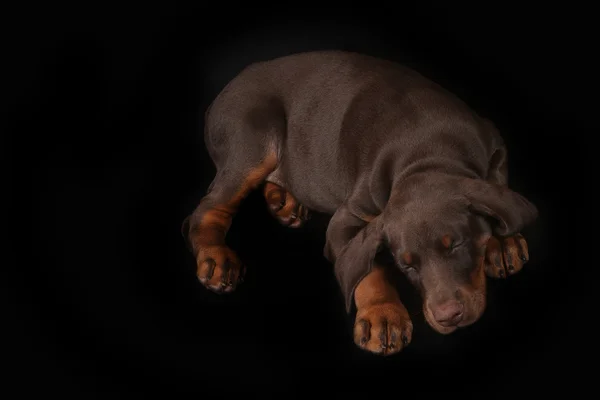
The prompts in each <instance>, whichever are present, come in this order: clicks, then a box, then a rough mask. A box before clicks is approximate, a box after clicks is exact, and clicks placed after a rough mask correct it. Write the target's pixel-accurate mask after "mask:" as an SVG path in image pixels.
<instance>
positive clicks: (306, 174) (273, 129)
mask: <svg viewBox="0 0 600 400" xmlns="http://www.w3.org/2000/svg"><path fill="white" fill-rule="evenodd" d="M223 124H229V125H231V124H233V125H235V127H233V126H229V127H227V128H226V129H219V128H220V127H221V128H222V127H223V126H222V125H223ZM457 129H458V130H461V133H460V134H459V135H457V134H456V132H455V131H456V130H457ZM221 132H238V133H239V134H245V135H248V138H247V140H262V141H265V143H264V144H265V146H274V147H275V148H277V151H278V159H279V166H278V169H277V171H276V175H277V177H278V183H280V184H282V185H284V186H285V187H286V188H288V190H290V191H291V192H293V193H294V194H295V195H296V196H297V197H298V199H299V200H300V201H301V202H303V203H304V204H306V205H307V206H308V207H310V208H312V209H315V210H319V211H324V212H331V211H333V210H335V208H337V207H338V206H339V204H341V203H342V202H343V201H344V199H345V197H346V196H347V195H348V193H349V192H350V191H352V190H355V189H357V185H360V184H367V185H372V184H373V180H375V181H377V180H378V179H379V178H380V177H379V176H378V175H380V174H385V173H386V171H385V169H386V168H389V167H390V164H394V168H401V167H402V165H403V164H404V167H406V168H408V167H410V166H411V165H412V163H414V162H416V161H418V160H421V159H425V158H428V157H436V158H440V157H442V158H445V159H452V160H455V161H453V162H456V160H458V161H459V162H460V161H461V160H464V162H465V163H468V164H469V168H471V169H474V173H475V174H478V175H484V174H485V173H486V171H485V169H486V167H487V165H488V158H489V156H490V155H491V151H492V147H494V146H493V144H494V142H498V139H499V138H497V135H495V134H494V132H495V131H494V130H493V129H492V130H490V129H489V127H488V126H487V125H486V124H485V123H483V121H482V120H481V119H480V118H478V117H477V116H476V115H475V113H474V112H473V111H471V110H470V109H469V108H468V107H467V106H466V105H465V104H464V103H463V102H462V101H460V100H459V99H458V98H456V97H455V96H454V95H452V94H450V93H449V92H447V91H446V90H444V89H443V88H441V87H440V86H439V85H437V84H435V83H433V82H431V81H430V80H428V79H426V78H424V77H423V76H421V75H420V74H418V73H416V72H415V71H413V70H411V69H409V68H406V67H403V66H401V65H398V64H396V63H393V62H390V61H386V60H381V59H377V58H374V57H370V56H366V55H361V54H357V53H349V52H342V51H320V52H310V53H300V54H295V55H291V56H286V57H282V58H278V59H275V60H270V61H265V62H260V63H256V64H253V65H251V66H249V67H247V68H246V69H244V70H243V71H242V72H241V73H240V74H239V75H238V76H237V77H235V78H234V79H233V80H232V81H231V82H230V83H229V84H228V85H227V86H226V87H225V88H224V89H223V91H222V92H221V93H220V94H219V96H218V97H217V98H216V99H215V101H214V102H213V104H212V106H211V111H210V113H209V114H208V120H207V137H206V139H207V145H208V147H209V151H211V156H213V159H215V158H218V157H219V155H218V154H216V153H218V149H217V147H218V144H219V143H220V140H221V139H222V138H218V137H215V135H217V136H218V135H220V134H221ZM238 133H236V134H238ZM450 141H451V142H450ZM432 143H436V144H437V145H436V146H431V144H432ZM440 144H441V145H440ZM211 145H212V146H211ZM210 147H212V149H210ZM379 180H381V179H379ZM382 191H383V192H385V190H382Z"/></svg>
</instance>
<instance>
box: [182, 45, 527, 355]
mask: <svg viewBox="0 0 600 400" xmlns="http://www.w3.org/2000/svg"><path fill="white" fill-rule="evenodd" d="M204 137H205V143H206V147H207V149H208V152H209V154H210V156H211V158H212V159H213V161H214V163H215V165H216V167H217V174H216V177H215V179H214V181H213V182H212V184H211V186H210V188H209V192H208V194H207V195H206V197H204V198H203V199H202V201H201V202H200V205H199V206H198V208H197V209H196V210H195V211H194V213H193V214H192V215H191V216H190V217H189V218H188V222H189V227H188V237H189V240H190V243H191V247H192V249H193V251H194V254H195V256H196V258H197V261H198V275H199V277H200V279H201V281H203V283H204V284H205V285H207V286H208V287H211V288H213V289H214V290H216V291H230V290H233V288H234V287H235V285H236V284H237V281H238V278H239V277H240V276H241V273H242V267H241V264H240V262H239V260H237V257H236V256H235V254H234V253H233V252H232V251H231V250H230V249H228V248H227V247H226V246H225V243H224V238H225V235H226V232H227V229H228V228H229V225H230V224H231V220H232V218H233V216H234V215H235V212H236V210H237V207H238V206H239V204H240V202H241V201H242V199H243V198H244V197H245V196H246V195H247V194H248V193H249V192H250V190H253V189H254V188H256V187H258V186H259V185H261V184H262V183H264V182H269V185H270V186H269V190H268V193H267V191H266V192H265V196H266V197H267V199H268V201H269V199H277V201H276V202H275V203H273V204H271V203H270V205H272V210H273V212H274V213H278V212H279V213H283V212H284V211H286V210H287V211H286V212H287V214H286V217H285V218H284V217H283V216H282V215H279V214H277V215H278V216H280V217H281V220H282V221H283V220H284V219H285V221H287V222H286V223H287V224H288V225H289V224H292V225H293V226H297V225H299V224H293V222H294V221H295V219H296V218H298V217H297V215H296V214H297V213H296V212H295V211H294V210H295V208H293V207H287V208H286V204H288V205H289V204H291V202H292V201H293V202H294V203H293V204H298V205H302V207H304V208H303V209H302V210H303V212H301V213H300V214H302V215H304V216H306V215H307V213H306V210H315V211H319V212H323V213H328V214H331V215H332V219H331V221H330V223H329V226H328V230H327V236H326V245H325V251H324V253H325V256H326V257H327V259H328V260H330V261H331V262H332V263H334V270H335V274H336V277H337V279H338V281H339V284H340V287H341V290H342V292H343V294H344V298H345V301H346V306H347V310H348V311H349V312H350V311H351V309H352V306H353V302H354V301H353V300H356V299H354V297H353V296H355V291H356V289H357V286H358V285H359V284H360V282H363V281H364V282H375V281H376V280H377V279H378V281H377V282H378V283H369V284H368V285H371V286H368V287H366V289H365V288H363V289H361V294H360V296H361V299H362V300H361V304H363V303H364V304H370V303H369V301H367V300H364V299H365V298H368V297H369V293H371V292H373V293H374V292H376V291H377V290H375V289H374V288H375V287H381V288H387V286H386V285H385V279H386V278H385V277H384V276H383V275H380V274H376V275H373V276H376V278H373V279H370V280H365V279H364V278H365V277H366V276H368V275H369V274H371V273H374V272H373V268H374V266H373V260H374V259H375V255H376V254H377V252H378V251H379V250H381V249H383V248H387V249H388V250H389V251H390V252H391V254H392V255H393V256H394V258H395V259H396V262H397V265H398V267H399V268H400V269H401V270H402V271H403V272H404V273H405V274H406V275H407V277H408V278H409V280H410V281H411V282H413V284H414V285H415V286H416V287H418V288H419V289H420V290H421V292H422V293H423V298H424V310H425V317H426V318H427V321H428V322H429V323H430V325H431V326H432V327H433V328H434V329H436V330H438V331H439V332H442V333H448V332H451V331H453V330H454V329H456V327H459V326H465V325H468V324H470V323H473V322H474V321H475V320H476V319H477V318H478V317H479V316H480V315H481V313H482V312H483V309H484V307H485V274H484V271H485V272H486V273H487V275H488V276H495V277H505V276H506V275H508V274H510V273H513V272H516V271H517V270H519V269H520V268H521V266H522V264H523V263H524V262H525V261H526V258H528V257H529V254H528V252H527V249H526V243H525V242H524V240H522V236H520V235H519V232H520V231H521V230H522V229H523V228H524V227H525V226H526V225H528V224H530V223H531V222H533V221H534V219H535V218H536V217H537V210H536V208H535V206H534V205H533V204H531V203H530V202H529V201H527V200H526V199H525V198H524V197H523V196H521V195H519V194H517V193H516V192H514V191H512V190H510V189H509V188H508V187H507V166H506V149H505V146H504V144H503V141H502V138H501V137H500V135H499V133H498V131H497V130H496V129H495V128H494V126H493V125H492V124H491V123H490V122H489V121H487V120H486V119H484V118H481V117H480V116H478V115H477V114H476V113H475V112H473V111H472V110H471V109H470V108H469V107H468V106H467V105H466V104H465V103H464V102H462V101H461V100H459V99H458V98H457V97H455V96H453V95H452V94H450V93H449V92H447V91H446V90H444V89H443V88H442V87H440V86H439V85H437V84H435V83H433V82H431V81H429V80H428V79H426V78H424V77H423V76H421V75H420V74H418V73H416V72H415V71H413V70H411V69H408V68H406V67H403V66H400V65H398V64H396V63H393V62H389V61H385V60H381V59H376V58H373V57H370V56H366V55H361V54H356V53H348V52H341V51H320V52H310V53H301V54H296V55H292V56H287V57H282V58H279V59H275V60H271V61H266V62H260V63H256V64H253V65H251V66H249V67H247V68H246V69H244V70H243V71H242V72H241V73H240V74H239V75H238V76H237V77H235V78H234V79H233V80H232V81H231V82H230V83H229V84H228V85H227V86H226V87H225V88H224V89H223V91H222V92H221V93H220V94H219V95H218V97H217V98H216V99H215V100H214V102H213V103H212V105H211V106H210V108H209V110H208V111H207V113H206V126H205V136H204ZM274 188H275V189H278V190H279V192H273V189H274ZM286 194H287V200H288V201H289V202H288V203H286V201H285V198H286ZM278 204H279V206H278ZM290 218H292V220H290ZM490 240H495V241H496V242H498V243H500V244H499V245H498V246H496V247H495V249H496V250H495V251H496V252H495V253H494V254H491V253H490V254H488V255H487V256H486V245H487V244H488V242H489V241H490ZM503 246H504V247H503ZM492 247H493V246H492ZM498 249H499V250H498ZM503 249H504V250H503ZM488 253H489V252H488ZM503 254H504V256H503ZM498 255H500V258H498ZM511 255H512V258H511ZM492 256H493V257H492ZM502 257H504V259H502ZM515 257H516V258H518V260H514V259H515ZM509 258H511V259H510V260H509ZM407 259H408V260H409V261H410V263H407V262H406V260H407ZM511 260H512V261H511ZM409 264H410V265H409ZM514 264H515V265H516V264H518V265H517V267H515V265H514ZM510 267H512V269H511V268H510ZM364 285H367V283H365V284H364ZM377 285H379V286H377ZM382 290H384V289H382ZM386 290H388V289H385V290H384V291H386ZM378 293H379V292H378ZM384 297H385V299H387V300H385V301H388V302H389V303H390V304H395V305H396V306H394V307H396V308H394V307H392V308H389V307H388V308H387V309H386V310H387V311H385V312H386V313H388V314H390V313H392V314H393V313H396V314H394V315H396V316H397V317H398V318H396V319H397V320H398V321H400V320H402V321H404V320H406V319H407V318H408V315H406V316H404V315H403V313H404V311H403V310H402V309H403V306H402V305H401V303H399V300H396V299H395V297H394V296H392V295H389V296H387V297H386V296H384ZM384 297H382V298H384ZM363 300H364V301H363ZM381 301H384V300H381ZM371 303H372V304H371V305H373V304H375V301H374V300H373V302H371ZM398 304H399V305H398ZM400 306H402V307H400ZM367 308H368V307H367V306H365V307H364V310H363V311H364V312H363V314H364V313H365V312H366V311H365V310H367ZM380 308H381V307H380ZM380 308H377V309H376V308H372V310H373V311H372V313H375V314H377V313H382V312H384V311H381V310H380ZM377 310H379V311H377ZM390 310H391V311H390ZM360 312H361V310H359V314H360ZM375 314H373V315H372V317H373V318H371V319H372V320H373V321H375V320H376V319H377V318H375V317H376V315H375ZM361 315H362V314H361ZM386 315H387V314H386ZM361 318H362V317H361ZM365 318H366V317H365ZM392 319H393V318H392ZM452 321H454V322H452ZM359 322H360V324H359ZM409 322H410V321H408V322H406V323H404V322H398V323H400V324H402V323H404V325H405V327H406V330H410V331H411V330H412V327H411V326H409ZM373 323H377V322H373ZM357 326H358V327H365V326H371V325H369V324H366V323H365V319H364V318H362V319H361V320H360V321H359V320H358V319H357ZM385 326H386V327H387V325H385ZM357 329H358V328H357ZM361 329H363V328H361ZM361 329H358V331H360V330H361ZM364 329H367V328H364ZM364 329H363V330H364ZM368 329H371V330H372V329H374V328H372V327H371V328H368ZM386 329H390V332H392V329H391V328H386ZM358 331H357V332H358ZM361 335H363V334H362V333H360V332H359V333H358V336H357V343H358V344H359V345H362V346H363V347H365V348H368V349H371V350H372V348H374V347H373V346H372V345H370V344H368V343H367V344H365V343H362V342H364V341H365V338H364V337H362V336H361ZM390 335H391V333H390ZM363 336H364V335H363ZM384 336H385V335H384ZM396 336H398V337H399V338H400V337H402V338H403V339H402V342H404V339H405V338H404V336H405V334H404V333H403V334H402V335H396ZM359 337H360V338H359ZM365 337H366V336H365ZM390 337H391V336H390ZM370 340H371V339H368V340H367V342H368V341H370ZM378 340H379V339H378ZM390 340H391V339H390V338H387V339H385V340H384V339H381V340H380V341H379V342H378V343H380V345H379V344H378V345H377V346H375V348H383V351H382V352H383V353H384V354H386V349H387V348H389V347H390V346H392V348H393V341H392V342H390ZM398 340H400V339H398ZM361 341H362V342H361ZM390 343H392V344H390ZM369 346H370V347H369ZM378 346H379V347H378ZM397 347H398V346H397ZM400 347H402V346H400ZM372 351H375V350H372ZM392 352H393V351H392ZM388 353H389V351H388Z"/></svg>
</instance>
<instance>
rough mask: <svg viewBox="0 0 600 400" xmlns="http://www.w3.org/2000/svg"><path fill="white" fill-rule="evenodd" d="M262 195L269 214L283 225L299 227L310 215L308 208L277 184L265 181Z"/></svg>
mask: <svg viewBox="0 0 600 400" xmlns="http://www.w3.org/2000/svg"><path fill="white" fill-rule="evenodd" d="M264 195H265V199H266V200H267V205H268V206H269V211H270V212H271V215H273V217H275V218H277V220H278V221H279V223H280V224H282V225H284V226H287V227H289V228H299V227H301V226H302V225H304V223H305V222H306V221H307V220H309V219H310V217H311V215H310V210H309V209H308V208H306V207H305V206H304V205H303V204H300V203H299V202H298V201H297V200H296V198H294V196H293V195H292V194H291V193H290V192H288V191H287V190H285V189H284V188H282V187H281V186H279V185H275V184H274V183H271V182H269V183H267V185H266V186H265V192H264Z"/></svg>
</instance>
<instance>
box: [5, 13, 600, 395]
mask: <svg viewBox="0 0 600 400" xmlns="http://www.w3.org/2000/svg"><path fill="white" fill-rule="evenodd" d="M421 4H422V5H420V6H415V5H412V4H411V5H402V4H400V3H398V4H396V6H394V7H392V6H381V5H379V6H375V5H371V6H367V5H364V6H363V8H359V7H358V6H357V7H353V8H352V9H350V8H349V6H348V5H346V6H344V8H343V9H339V8H338V9H336V8H333V7H332V8H331V9H329V8H326V7H325V6H324V5H323V4H321V5H320V6H319V7H316V8H314V7H312V6H309V5H302V4H300V3H298V4H295V5H294V6H291V7H287V6H285V5H283V4H280V5H278V6H273V8H268V7H264V8H258V7H256V8H254V9H251V8H247V9H243V8H240V7H239V6H237V5H235V4H229V5H227V4H208V3H207V4H204V5H198V6H197V7H195V8H192V7H188V8H186V7H181V6H179V7H178V6H175V5H174V4H172V5H166V4H163V5H160V6H158V5H156V6H155V5H148V4H147V5H144V6H143V7H141V6H140V7H139V8H134V7H123V6H120V7H108V6H105V7H101V6H99V5H98V6H86V7H85V8H82V7H81V6H80V7H79V8H70V7H49V6H46V7H45V8H43V9H39V8H38V9H36V8H33V7H32V8H23V9H21V10H15V11H14V12H11V13H5V14H4V19H6V21H5V22H7V24H4V26H5V27H7V28H8V29H5V34H4V43H5V45H4V48H3V54H4V56H3V58H4V60H5V63H3V64H5V65H8V67H9V72H8V73H6V72H5V75H4V79H5V84H4V86H3V87H4V93H3V94H4V95H5V96H7V98H8V107H7V108H6V110H8V114H7V115H8V119H6V121H7V125H5V127H6V128H7V129H6V130H5V132H8V135H5V134H3V135H2V137H3V139H4V140H3V143H4V144H6V145H2V149H3V150H4V151H2V153H3V155H2V157H3V159H4V160H7V161H9V163H8V166H7V168H5V169H4V171H7V172H8V173H9V175H10V177H9V182H10V184H9V190H8V192H9V199H10V200H12V201H11V207H9V208H8V209H7V210H6V211H7V221H8V222H9V223H8V225H7V226H8V227H9V232H8V233H9V235H8V241H7V243H8V244H9V247H10V250H12V251H9V252H8V253H7V254H8V258H7V260H8V264H7V265H8V268H6V269H5V270H7V271H9V272H10V274H9V277H10V280H8V281H6V282H8V283H9V285H7V289H8V291H6V293H7V294H8V298H9V303H8V304H9V307H8V309H7V312H6V313H5V315H6V316H7V318H6V319H5V321H7V322H6V328H5V329H4V330H5V332H8V333H9V336H8V338H7V339H5V340H4V344H5V347H6V350H7V351H6V352H5V354H7V356H5V357H3V359H4V361H5V362H6V364H7V368H8V371H9V372H10V373H9V375H5V377H6V378H7V379H6V382H7V383H8V385H6V386H5V388H6V390H13V389H14V390H16V393H19V394H20V395H22V396H25V395H27V394H32V393H34V392H35V393H36V394H42V395H45V396H47V395H54V394H61V395H63V396H70V395H73V396H75V397H77V398H85V399H87V398H121V397H123V398H132V397H133V398H150V397H152V396H154V395H157V396H166V397H165V398H184V397H185V398H190V397H192V396H194V397H202V398H216V397H219V396H222V397H230V396H233V394H235V393H258V394H260V395H261V396H267V395H270V394H275V393H280V394H283V398H287V397H290V396H291V395H292V394H294V393H306V394H311V395H315V396H318V395H320V394H323V393H326V392H327V393H331V394H332V395H335V396H339V397H340V398H346V397H348V396H349V395H352V396H351V397H353V396H354V395H356V397H358V396H360V397H361V398H365V397H364V396H382V395H383V396H385V395H386V393H387V395H389V396H391V397H394V398H401V397H403V396H413V395H417V396H419V397H423V396H425V397H429V395H434V394H435V395H436V396H451V397H454V396H457V397H459V398H481V397H483V396H485V397H486V398H515V397H516V398H521V397H525V396H529V395H530V394H536V395H543V394H544V395H545V394H547V393H558V391H561V390H563V389H567V390H568V391H569V392H570V393H571V394H575V393H576V392H581V391H583V390H584V389H587V388H588V387H589V386H590V385H593V384H594V381H593V379H592V380H590V379H588V375H589V374H588V372H590V371H592V370H593V367H587V366H586V364H587V363H588V362H590V361H592V362H593V361H594V360H595V359H596V358H595V349H596V345H595V344H594V341H593V339H594V334H593V329H592V326H593V324H594V322H595V321H594V317H593V314H594V310H595V308H594V301H593V300H594V292H593V290H594V286H593V284H592V282H593V279H592V274H593V273H594V272H595V271H594V264H595V263H597V259H595V258H594V256H593V249H594V247H593V246H594V244H593V240H594V239H595V237H594V235H593V233H591V225H592V219H593V218H594V208H593V197H594V195H593V189H594V187H593V184H591V182H592V174H591V169H590V166H591V164H592V160H593V157H592V154H593V153H592V150H593V148H592V145H591V143H592V142H591V137H590V133H591V132H592V130H593V129H594V125H593V124H594V122H595V119H596V118H597V117H596V116H595V112H596V106H597V97H596V93H597V91H596V92H594V90H595V87H596V86H594V84H595V80H594V79H593V78H594V76H593V74H595V73H596V72H595V71H596V69H595V66H594V65H592V54H593V53H594V51H595V48H594V47H593V46H592V44H593V35H592V33H593V25H591V24H590V23H589V22H588V20H589V19H588V18H587V16H588V15H590V14H591V11H590V10H589V9H585V8H582V9H577V10H575V8H574V6H571V8H570V9H568V10H566V9H558V8H555V9H544V8H537V9H535V10H534V9H531V10H529V9H525V8H523V7H522V6H521V7H518V8H509V7H508V6H507V5H504V3H502V2H493V3H491V2H490V3H488V2H486V3H485V4H486V6H485V7H478V8H472V7H467V6H462V7H459V6H455V5H453V6H445V7H440V6H435V7H434V6H432V5H429V4H424V3H421ZM328 10H329V11H328ZM328 48H337V49H345V50H352V51H359V52H364V53H368V54H372V55H375V56H380V57H385V58H388V59H392V60H396V61H399V62H403V63H405V64H408V65H410V66H412V67H414V68H416V69H418V70H419V71H421V72H422V73H423V74H424V75H426V76H428V77H430V78H431V79H434V80H436V81H438V82H439V83H441V84H443V85H444V86H446V87H447V88H449V89H450V90H452V91H453V92H455V93H456V94H457V95H459V96H460V97H461V98H463V99H464V100H465V101H467V102H468V103H469V104H470V105H471V106H472V107H473V108H474V109H475V110H476V111H477V112H479V113H481V114H482V115H485V116H487V117H489V118H491V119H492V120H494V122H495V123H496V125H497V126H498V127H499V128H500V129H501V131H502V134H503V136H504V138H505V140H506V143H507V145H508V148H509V166H510V183H511V186H512V187H513V189H515V190H517V191H519V192H521V193H522V194H524V195H525V196H527V197H528V198H529V199H530V200H531V201H533V202H534V203H535V204H536V205H537V206H538V208H539V210H540V219H539V220H538V221H537V222H536V224H535V225H534V226H532V227H531V228H530V229H528V231H527V232H526V235H527V238H528V240H529V243H530V251H531V257H532V260H531V261H530V263H528V264H527V266H526V268H525V270H524V271H523V272H521V273H520V274H519V275H517V276H515V277H512V278H510V279H509V280H507V281H503V282H490V304H489V306H488V309H487V311H486V313H485V315H484V317H482V319H481V320H480V321H479V322H478V323H477V324H475V325H473V326H472V327H470V328H467V329H464V330H461V331H459V332H456V333H455V334H452V335H449V336H442V335H438V334H436V333H434V332H433V331H432V330H431V328H429V327H428V326H427V325H426V324H425V323H424V322H423V316H422V314H421V313H420V312H419V299H418V298H415V296H416V295H415V294H414V293H412V292H411V290H410V289H405V290H404V291H403V298H404V299H405V302H406V304H407V305H408V307H409V310H410V312H411V314H412V315H413V321H414V323H415V334H414V339H413V343H412V344H411V345H410V346H409V347H408V348H407V349H406V350H405V351H403V352H402V353H401V354H399V355H397V356H394V357H387V358H379V357H376V356H371V355H369V354H364V353H362V352H361V351H359V350H358V349H357V348H355V346H354V344H353V343H352V340H351V329H350V327H351V321H350V320H348V319H346V316H345V315H344V309H343V302H342V299H341V295H340V294H339V292H338V288H337V284H336V282H335V280H334V277H333V273H332V269H331V265H330V264H328V263H327V262H326V261H325V260H324V258H323V257H322V248H323V244H324V230H325V224H326V217H324V216H320V217H319V218H316V219H315V220H314V221H312V222H311V223H310V224H309V225H308V226H307V227H306V228H304V229H301V230H297V231H292V230H288V229H285V228H283V227H280V226H279V225H278V224H277V222H275V221H274V220H273V219H271V217H270V216H269V215H268V214H267V212H266V208H265V204H264V201H263V200H262V198H261V196H260V195H252V196H251V197H250V198H249V199H248V201H247V202H246V203H245V204H244V206H243V208H242V210H241V212H240V214H239V215H238V217H236V220H235V222H234V225H233V227H232V230H231V232H230V235H229V237H228V240H229V242H230V244H231V246H232V247H233V248H234V249H236V250H237V251H238V254H240V256H241V258H242V259H244V260H245V261H246V263H247V264H248V265H249V268H250V269H249V273H248V279H247V282H246V283H245V284H244V285H243V286H242V287H241V288H239V290H238V291H237V292H236V293H234V294H232V295H228V296H218V295H215V294H212V293H210V292H208V291H207V290H205V289H204V288H203V287H201V285H200V284H199V283H198V282H197V280H196V278H195V266H194V260H193V259H192V257H191V255H190V254H189V253H188V252H187V250H186V248H185V246H184V242H183V240H182V238H181V236H180V233H179V229H180V224H181V221H182V220H183V218H184V217H185V216H186V215H187V214H188V213H190V212H191V211H192V210H193V208H194V207H195V205H196V204H197V202H198V201H199V200H200V198H201V196H202V195H203V193H204V191H205V190H206V188H207V186H208V184H209V183H210V181H211V180H212V177H213V174H214V168H213V166H212V163H211V162H210V160H209V159H208V157H207V154H206V151H205V149H204V145H203V142H202V136H201V132H202V124H203V120H202V118H203V113H204V110H205V109H206V107H207V106H208V104H209V103H210V102H211V101H212V99H213V98H214V97H215V96H216V95H217V94H218V92H219V91H220V90H221V89H222V87H223V86H224V85H225V84H226V83H227V82H228V81H229V80H230V79H231V78H233V77H234V76H235V74H236V73H238V72H239V71H240V70H241V69H242V68H243V67H244V66H246V65H247V64H249V63H251V62H254V61H258V60H265V59H269V58H274V57H278V56H282V55H285V54H290V53H295V52H299V51H307V50H315V49H328ZM4 129H5V128H3V130H4ZM7 149H8V151H6V150H7ZM15 306H16V307H15ZM10 398H15V397H10Z"/></svg>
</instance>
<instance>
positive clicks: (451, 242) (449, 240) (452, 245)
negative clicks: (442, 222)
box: [442, 235, 466, 253]
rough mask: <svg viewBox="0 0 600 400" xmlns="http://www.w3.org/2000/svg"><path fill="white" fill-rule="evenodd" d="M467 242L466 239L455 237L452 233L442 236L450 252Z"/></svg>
mask: <svg viewBox="0 0 600 400" xmlns="http://www.w3.org/2000/svg"><path fill="white" fill-rule="evenodd" d="M465 242H466V240H465V239H460V238H453V237H452V236H450V235H444V236H442V246H444V248H445V249H447V250H448V252H449V253H451V252H452V251H454V250H456V249H457V248H459V247H460V246H462V245H463V244H465Z"/></svg>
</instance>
